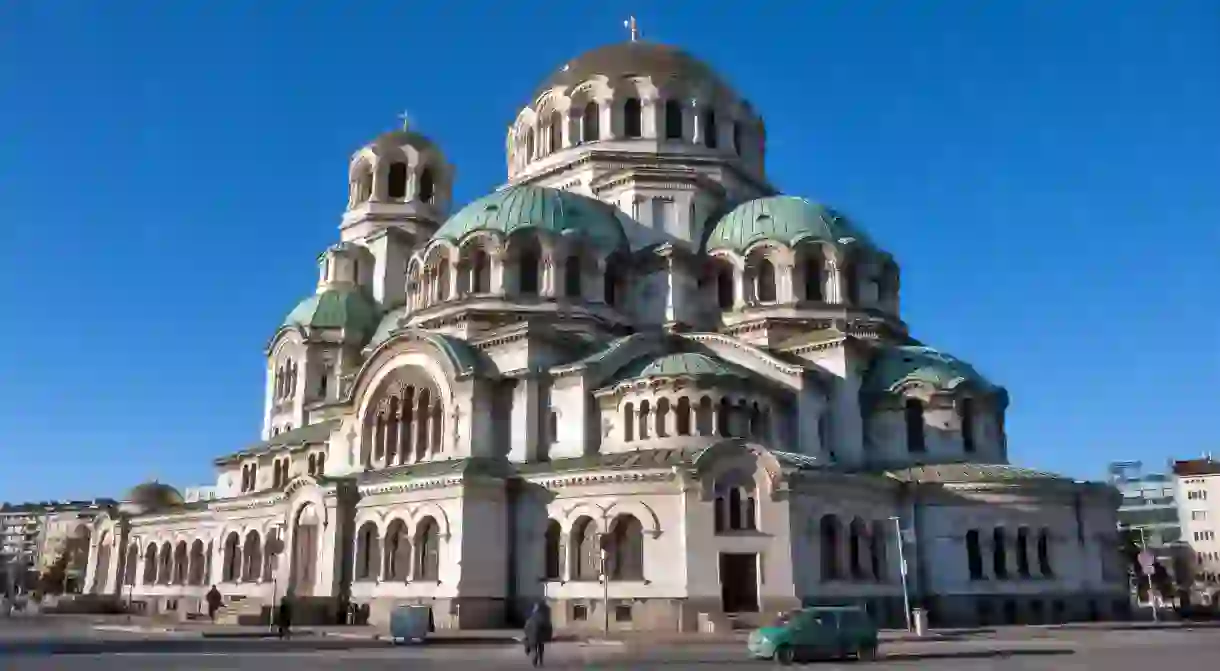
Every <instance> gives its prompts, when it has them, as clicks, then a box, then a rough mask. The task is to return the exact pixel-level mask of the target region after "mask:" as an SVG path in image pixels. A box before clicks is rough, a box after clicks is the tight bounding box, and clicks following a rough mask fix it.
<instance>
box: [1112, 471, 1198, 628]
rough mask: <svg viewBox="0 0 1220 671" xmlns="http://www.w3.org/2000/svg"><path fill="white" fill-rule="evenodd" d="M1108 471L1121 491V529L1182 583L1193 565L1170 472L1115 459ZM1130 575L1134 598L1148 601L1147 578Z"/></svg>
mask: <svg viewBox="0 0 1220 671" xmlns="http://www.w3.org/2000/svg"><path fill="white" fill-rule="evenodd" d="M1109 475H1110V477H1109V480H1110V484H1112V485H1114V486H1115V487H1116V488H1117V489H1118V490H1119V491H1120V492H1122V495H1123V499H1122V503H1121V504H1120V505H1119V508H1118V525H1119V529H1120V531H1121V532H1122V533H1123V534H1124V535H1126V537H1127V539H1128V540H1129V542H1131V543H1134V544H1135V545H1137V546H1139V547H1140V548H1143V549H1146V550H1147V551H1148V552H1150V553H1152V556H1153V558H1154V559H1155V560H1156V562H1157V563H1158V564H1160V565H1161V566H1162V567H1163V568H1164V569H1165V570H1166V571H1167V572H1168V573H1169V575H1170V577H1172V578H1173V581H1174V583H1175V584H1177V585H1182V584H1184V581H1183V580H1182V577H1183V576H1189V575H1190V574H1191V572H1192V568H1191V562H1190V560H1189V555H1190V549H1189V547H1187V546H1186V544H1185V543H1183V541H1182V526H1181V521H1180V520H1179V513H1178V503H1177V492H1178V489H1177V483H1176V480H1175V478H1174V476H1173V474H1171V473H1156V472H1147V471H1145V470H1144V465H1143V463H1142V462H1139V461H1116V462H1113V463H1111V464H1110V467H1109ZM1132 578H1133V582H1132V587H1133V591H1134V593H1135V594H1136V596H1137V601H1138V602H1139V603H1141V604H1146V603H1148V581H1147V580H1145V579H1142V578H1139V577H1138V576H1136V575H1133V576H1132ZM1185 582H1189V580H1187V581H1185ZM1172 596H1174V595H1162V598H1163V599H1164V598H1171V597H1172Z"/></svg>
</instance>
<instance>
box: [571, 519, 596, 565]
mask: <svg viewBox="0 0 1220 671" xmlns="http://www.w3.org/2000/svg"><path fill="white" fill-rule="evenodd" d="M572 540H573V543H572V545H573V547H574V548H575V556H574V557H573V559H574V562H573V566H572V568H573V571H572V579H573V580H597V576H598V574H599V573H600V565H601V548H600V547H598V544H597V527H596V526H595V525H594V524H593V520H592V519H591V518H588V517H581V518H580V519H578V520H576V524H574V525H572Z"/></svg>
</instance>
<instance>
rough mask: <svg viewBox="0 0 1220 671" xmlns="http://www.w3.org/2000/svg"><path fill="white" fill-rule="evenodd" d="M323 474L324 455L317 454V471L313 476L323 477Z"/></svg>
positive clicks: (324, 469) (324, 470)
mask: <svg viewBox="0 0 1220 671" xmlns="http://www.w3.org/2000/svg"><path fill="white" fill-rule="evenodd" d="M325 474H326V453H325V452H319V453H318V471H317V473H315V474H314V475H325Z"/></svg>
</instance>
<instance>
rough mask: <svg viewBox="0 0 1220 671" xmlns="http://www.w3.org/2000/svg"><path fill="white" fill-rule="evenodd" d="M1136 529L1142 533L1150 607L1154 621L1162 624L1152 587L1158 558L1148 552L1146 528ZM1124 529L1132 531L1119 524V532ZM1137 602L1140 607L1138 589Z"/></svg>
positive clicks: (1143, 561)
mask: <svg viewBox="0 0 1220 671" xmlns="http://www.w3.org/2000/svg"><path fill="white" fill-rule="evenodd" d="M1135 528H1136V529H1138V530H1139V532H1140V556H1139V563H1140V568H1141V569H1143V571H1144V576H1145V577H1147V578H1148V605H1150V606H1152V621H1153V622H1160V621H1161V612H1160V608H1158V607H1157V599H1156V597H1154V596H1153V594H1152V592H1153V591H1154V590H1155V588H1154V587H1153V585H1152V574H1153V573H1155V572H1156V558H1155V557H1153V556H1152V553H1151V552H1149V551H1148V538H1147V537H1146V536H1145V535H1144V527H1135ZM1124 529H1125V530H1127V531H1130V530H1131V527H1129V526H1128V527H1124V526H1123V524H1122V522H1119V523H1118V530H1119V531H1123V530H1124ZM1135 601H1136V604H1137V605H1138V604H1139V590H1138V589H1137V590H1136V592H1135Z"/></svg>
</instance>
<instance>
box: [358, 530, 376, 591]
mask: <svg viewBox="0 0 1220 671" xmlns="http://www.w3.org/2000/svg"><path fill="white" fill-rule="evenodd" d="M380 556H381V538H380V537H379V535H378V533H377V525H376V524H375V523H373V522H365V523H364V525H362V526H361V527H360V531H359V533H357V534H356V580H376V579H377V559H378V557H380Z"/></svg>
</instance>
